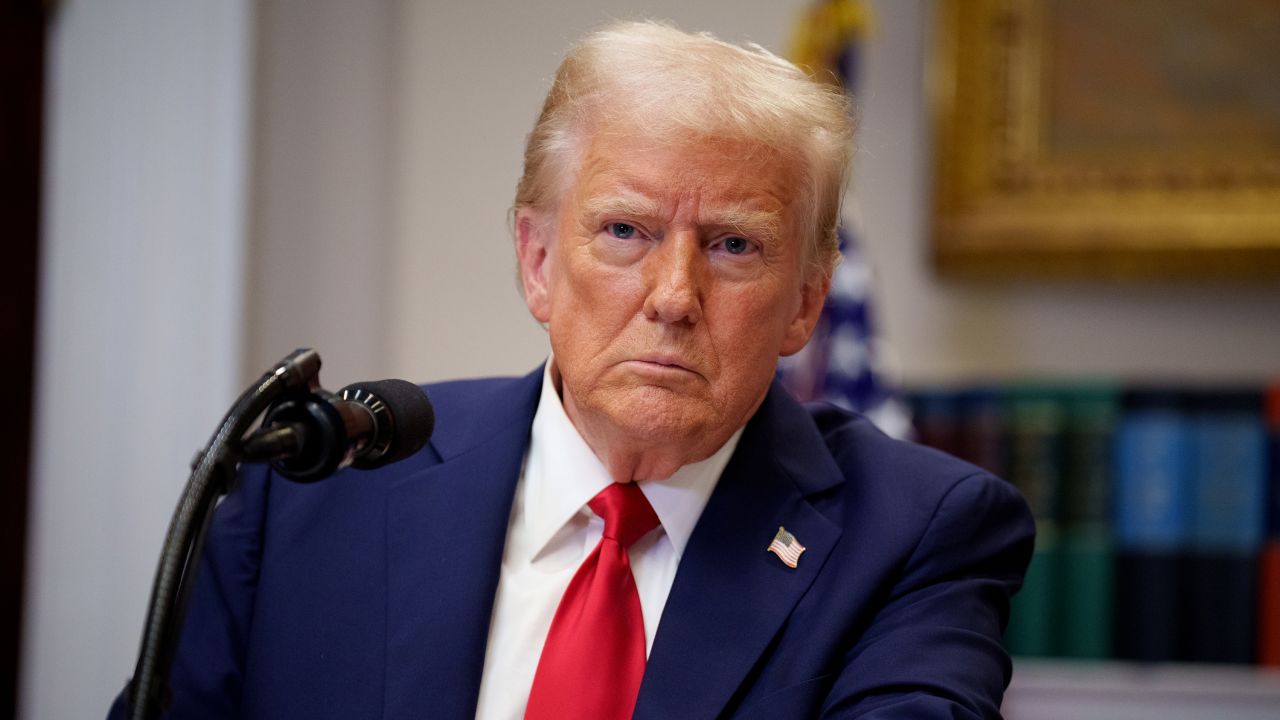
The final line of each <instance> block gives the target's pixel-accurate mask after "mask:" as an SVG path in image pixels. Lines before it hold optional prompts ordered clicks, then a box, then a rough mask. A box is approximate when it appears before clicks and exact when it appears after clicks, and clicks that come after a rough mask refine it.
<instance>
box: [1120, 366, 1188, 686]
mask: <svg viewBox="0 0 1280 720" xmlns="http://www.w3.org/2000/svg"><path fill="white" fill-rule="evenodd" d="M1194 441H1195V426H1194V423H1193V422H1192V418H1191V416H1190V414H1189V413H1188V411H1187V408H1186V404H1185V398H1184V397H1183V396H1182V395H1181V394H1179V393H1175V392H1163V391H1131V392H1129V393H1126V395H1125V398H1124V413H1123V416H1122V418H1121V420H1120V423H1119V426H1118V428H1117V430H1116V444H1115V475H1114V478H1113V480H1114V489H1113V498H1114V507H1113V520H1114V532H1115V543H1116V576H1115V580H1116V587H1115V593H1116V606H1115V616H1114V621H1115V651H1116V655H1117V656H1118V657H1121V658H1126V659H1132V660H1143V661H1167V660H1177V659H1179V658H1180V657H1182V656H1184V648H1185V647H1186V645H1187V642H1186V634H1185V627H1184V624H1183V623H1182V619H1183V618H1184V617H1185V616H1186V610H1185V606H1184V603H1183V592H1181V591H1183V590H1185V583H1186V572H1185V568H1184V565H1185V562H1184V557H1185V553H1186V551H1187V550H1188V548H1189V545H1190V540H1191V531H1192V524H1193V522H1194V517H1195V495H1194V485H1193V482H1194V480H1193V473H1194V460H1195V442H1194Z"/></svg>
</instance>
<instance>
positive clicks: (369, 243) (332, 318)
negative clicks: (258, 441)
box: [243, 0, 398, 389]
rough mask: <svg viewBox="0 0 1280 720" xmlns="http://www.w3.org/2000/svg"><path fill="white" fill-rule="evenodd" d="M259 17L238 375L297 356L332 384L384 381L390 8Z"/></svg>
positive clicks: (276, 3) (289, 11) (306, 10)
mask: <svg viewBox="0 0 1280 720" xmlns="http://www.w3.org/2000/svg"><path fill="white" fill-rule="evenodd" d="M256 7H257V16H258V17H257V37H258V40H259V42H258V43H257V51H256V67H257V70H256V81H255V86H256V87H255V90H254V118H255V123H254V135H255V137H254V153H253V159H252V167H253V179H254V182H253V185H254V192H253V197H252V202H251V211H250V212H251V218H252V225H251V227H252V231H251V236H252V238H253V242H252V244H251V247H250V250H249V272H248V275H247V279H248V281H249V295H248V303H249V308H250V309H251V310H252V314H251V315H252V316H251V317H250V318H248V319H247V321H246V323H245V327H244V330H245V333H246V338H245V339H246V347H245V365H244V376H243V377H244V379H245V380H246V381H247V380H248V379H250V378H251V377H256V376H257V375H258V374H259V373H261V372H262V371H263V370H265V369H266V368H268V367H270V366H271V365H272V364H273V363H275V361H277V360H279V359H280V358H282V357H284V356H285V355H286V354H288V353H289V352H290V351H292V350H293V349H294V348H297V347H314V348H316V349H318V350H319V351H320V355H321V359H322V360H323V361H324V367H323V368H322V371H321V373H320V379H321V380H322V381H323V382H324V383H325V385H326V386H327V387H330V388H333V389H337V388H339V387H342V386H343V385H346V384H348V383H350V382H353V381H355V380H362V379H366V380H367V379H374V378H380V377H386V376H388V375H389V374H390V365H389V360H388V355H389V349H390V348H389V343H388V337H389V331H390V324H389V323H388V322H387V315H386V308H387V307H388V305H389V304H390V302H391V301H392V298H393V297H394V295H393V293H392V292H391V286H390V281H391V277H390V273H389V270H388V263H389V248H390V243H389V242H388V237H389V234H390V229H391V226H392V215H391V197H392V188H391V182H392V179H393V178H392V175H391V172H390V168H391V162H392V160H391V156H392V153H393V151H394V143H395V138H394V137H393V135H392V127H393V122H394V119H395V115H394V108H395V98H394V96H393V91H394V89H395V78H396V77H397V74H398V73H397V71H398V69H397V68H396V67H395V65H394V62H395V59H396V57H397V55H396V46H395V42H396V39H397V38H396V34H395V33H396V31H395V23H396V17H397V13H396V3H395V2H386V1H381V2H350V0H272V1H271V2H260V3H258V4H257V5H256Z"/></svg>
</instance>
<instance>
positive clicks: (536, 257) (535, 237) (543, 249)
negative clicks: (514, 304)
mask: <svg viewBox="0 0 1280 720" xmlns="http://www.w3.org/2000/svg"><path fill="white" fill-rule="evenodd" d="M554 224H555V223H554V220H553V219H552V218H549V217H547V216H546V215H545V214H543V213H540V212H536V211H534V210H532V209H530V208H521V209H519V210H516V222H515V225H516V228H515V229H516V258H517V259H518V260H519V262H520V286H521V287H522V288H523V289H524V302H525V304H526V305H528V306H529V312H530V314H532V315H533V317H534V319H535V320H537V321H538V322H540V323H543V324H546V323H548V322H550V321H551V299H550V292H549V289H548V275H549V272H550V270H551V237H552V235H553V234H554V233H555V228H554V227H553V225H554Z"/></svg>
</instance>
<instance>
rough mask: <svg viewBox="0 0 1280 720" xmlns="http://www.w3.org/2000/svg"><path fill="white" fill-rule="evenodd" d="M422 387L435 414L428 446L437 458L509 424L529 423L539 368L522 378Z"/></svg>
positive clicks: (537, 390) (538, 385)
mask: <svg viewBox="0 0 1280 720" xmlns="http://www.w3.org/2000/svg"><path fill="white" fill-rule="evenodd" d="M422 389H423V390H424V391H426V393H427V397H428V398H429V399H430V400H431V405H432V407H433V408H434V410H435V415H436V431H435V434H434V435H433V436H432V438H431V447H433V448H434V449H435V450H436V451H437V452H438V453H439V455H440V457H450V456H453V455H456V454H458V453H461V452H465V450H466V449H467V448H468V447H470V446H471V445H472V444H474V443H475V442H476V441H477V440H478V439H481V438H484V437H488V436H490V435H492V434H493V433H494V432H497V431H500V430H502V429H504V428H506V427H508V426H509V425H510V424H512V423H526V424H527V423H530V422H532V419H533V412H534V410H535V409H536V408H537V406H538V395H539V393H540V392H541V390H542V368H541V367H539V368H538V369H537V370H534V371H533V372H531V373H529V374H528V375H525V376H523V377H492V378H478V379H469V380H449V381H447V382H438V383H429V384H426V385H423V386H422Z"/></svg>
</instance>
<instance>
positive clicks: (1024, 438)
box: [1005, 387, 1065, 656]
mask: <svg viewBox="0 0 1280 720" xmlns="http://www.w3.org/2000/svg"><path fill="white" fill-rule="evenodd" d="M1005 408H1006V412H1005V417H1006V420H1005V427H1006V429H1007V432H1008V435H1007V452H1008V479H1009V481H1011V482H1012V483H1013V484H1014V485H1015V486H1016V487H1017V488H1018V489H1019V490H1020V491H1021V492H1022V494H1023V496H1024V497H1025V498H1026V499H1027V503H1028V504H1029V505H1030V506H1031V512H1032V514H1033V515H1034V516H1035V520H1036V544H1035V550H1034V552H1033V554H1032V557H1031V566H1030V567H1029V568H1028V569H1027V576H1026V579H1025V580H1024V582H1023V586H1022V591H1021V592H1020V593H1019V594H1018V595H1017V596H1015V597H1014V601H1013V606H1012V609H1011V611H1010V617H1009V627H1008V629H1007V631H1006V632H1005V639H1006V643H1007V644H1008V647H1009V651H1010V652H1011V653H1013V654H1015V655H1032V656H1054V655H1058V654H1060V652H1061V648H1060V645H1059V632H1058V629H1059V628H1060V627H1061V609H1062V571H1061V546H1060V538H1059V519H1060V514H1061V510H1060V506H1061V494H1062V468H1063V462H1062V445H1063V433H1064V426H1065V418H1064V413H1063V409H1062V404H1061V403H1060V402H1059V399H1058V398H1057V397H1056V396H1055V394H1054V393H1053V392H1052V391H1050V390H1047V389H1044V388H1038V387H1021V388H1014V389H1012V390H1010V391H1009V393H1008V395H1007V396H1006V398H1005Z"/></svg>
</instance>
